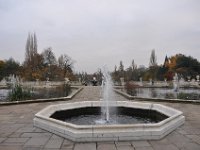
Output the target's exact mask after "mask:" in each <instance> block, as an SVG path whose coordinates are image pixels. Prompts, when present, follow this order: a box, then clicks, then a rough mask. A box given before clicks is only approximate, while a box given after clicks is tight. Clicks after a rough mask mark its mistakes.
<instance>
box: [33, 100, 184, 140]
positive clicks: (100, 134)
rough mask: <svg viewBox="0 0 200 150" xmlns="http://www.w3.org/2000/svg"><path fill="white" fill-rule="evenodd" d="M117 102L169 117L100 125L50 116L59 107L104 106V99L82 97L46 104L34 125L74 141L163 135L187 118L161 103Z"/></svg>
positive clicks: (130, 138)
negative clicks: (157, 119) (70, 101)
mask: <svg viewBox="0 0 200 150" xmlns="http://www.w3.org/2000/svg"><path fill="white" fill-rule="evenodd" d="M114 105H116V107H124V108H129V109H130V108H132V109H141V110H147V111H154V112H158V113H160V114H161V115H162V116H166V117H164V119H161V120H160V121H158V122H156V123H138V124H98V125H77V124H73V123H69V122H64V121H62V120H58V119H54V118H52V117H51V116H52V115H53V114H55V113H57V112H60V111H67V110H72V109H82V108H89V107H95V108H96V107H101V101H83V102H74V103H64V104H57V105H50V106H48V107H46V108H44V109H43V110H41V111H40V112H38V113H37V114H35V118H34V126H36V127H39V128H41V129H44V130H47V131H49V132H52V133H54V134H57V135H59V136H62V137H64V138H67V139H70V140H72V141H75V142H87V141H88V142H89V141H125V140H126V141H127V140H150V139H153V140H156V139H161V138H163V137H164V136H166V135H167V134H169V133H170V132H172V131H173V130H175V129H176V128H177V127H179V126H181V125H182V124H183V123H184V121H185V117H184V116H183V115H182V112H180V111H178V110H175V109H173V108H170V107H167V106H164V105H160V104H151V103H140V102H130V101H117V102H116V103H115V104H114Z"/></svg>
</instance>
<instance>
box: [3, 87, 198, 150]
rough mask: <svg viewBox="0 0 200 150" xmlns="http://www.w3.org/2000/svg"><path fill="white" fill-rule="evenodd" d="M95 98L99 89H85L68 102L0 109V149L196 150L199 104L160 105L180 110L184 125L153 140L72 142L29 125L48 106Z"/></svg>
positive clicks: (118, 96)
mask: <svg viewBox="0 0 200 150" xmlns="http://www.w3.org/2000/svg"><path fill="white" fill-rule="evenodd" d="M99 99H100V87H90V86H88V87H85V88H84V89H83V90H82V91H81V92H80V93H79V94H78V95H76V96H75V97H74V98H73V99H72V100H70V101H62V102H46V103H32V104H21V105H9V106H0V150H79V149H81V150H90V149H91V150H93V149H94V150H106V149H108V150H200V105H194V104H180V103H166V102H164V103H162V104H164V105H167V106H170V107H173V108H175V109H178V110H180V111H182V112H183V114H184V116H185V117H186V122H185V124H184V125H183V126H181V127H179V128H178V129H177V130H175V131H174V132H172V133H170V134H169V135H167V136H166V137H165V138H163V139H161V140H157V141H155V140H149V141H147V140H145V141H144V140H143V141H124V142H92V143H76V142H72V141H70V140H68V139H64V138H62V137H59V136H57V135H54V134H52V133H49V132H47V131H45V130H42V129H39V128H36V127H34V126H33V118H34V114H36V113H37V112H38V111H40V110H41V109H43V108H45V107H46V106H48V105H51V104H58V103H67V102H75V101H83V100H87V101H90V100H92V101H94V100H99ZM115 99H116V100H123V101H125V100H127V99H125V98H124V97H122V96H120V95H116V96H115Z"/></svg>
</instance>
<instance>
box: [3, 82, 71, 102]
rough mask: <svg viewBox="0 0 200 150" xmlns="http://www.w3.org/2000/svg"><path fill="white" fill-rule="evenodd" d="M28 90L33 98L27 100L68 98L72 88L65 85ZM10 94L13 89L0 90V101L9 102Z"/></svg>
mask: <svg viewBox="0 0 200 150" xmlns="http://www.w3.org/2000/svg"><path fill="white" fill-rule="evenodd" d="M26 90H30V92H31V97H30V98H27V100H28V99H44V98H56V97H66V96H68V95H69V94H70V92H71V88H70V87H67V86H65V85H61V86H56V87H46V88H45V87H43V88H29V89H28V88H26ZM9 92H11V89H0V101H9V96H8V95H9Z"/></svg>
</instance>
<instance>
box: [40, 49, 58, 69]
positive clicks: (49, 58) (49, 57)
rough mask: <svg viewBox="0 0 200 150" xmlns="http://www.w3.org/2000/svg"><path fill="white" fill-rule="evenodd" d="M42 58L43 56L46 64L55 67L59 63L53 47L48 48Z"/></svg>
mask: <svg viewBox="0 0 200 150" xmlns="http://www.w3.org/2000/svg"><path fill="white" fill-rule="evenodd" d="M42 56H43V59H44V64H48V65H55V64H56V63H57V61H56V57H55V55H54V53H53V51H52V48H51V47H49V48H46V49H45V50H44V51H43V52H42Z"/></svg>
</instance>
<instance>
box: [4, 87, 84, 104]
mask: <svg viewBox="0 0 200 150" xmlns="http://www.w3.org/2000/svg"><path fill="white" fill-rule="evenodd" d="M72 88H75V89H76V90H75V91H74V92H72V93H71V94H70V95H69V96H67V97H57V98H46V99H34V100H22V101H12V102H0V106H4V105H16V104H27V103H42V102H53V101H65V100H71V99H72V98H73V97H74V96H75V95H76V94H78V93H79V92H80V91H81V90H82V89H83V87H75V86H73V87H72Z"/></svg>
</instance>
